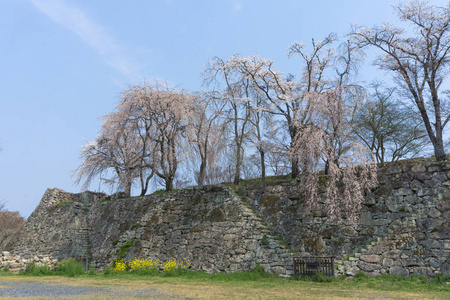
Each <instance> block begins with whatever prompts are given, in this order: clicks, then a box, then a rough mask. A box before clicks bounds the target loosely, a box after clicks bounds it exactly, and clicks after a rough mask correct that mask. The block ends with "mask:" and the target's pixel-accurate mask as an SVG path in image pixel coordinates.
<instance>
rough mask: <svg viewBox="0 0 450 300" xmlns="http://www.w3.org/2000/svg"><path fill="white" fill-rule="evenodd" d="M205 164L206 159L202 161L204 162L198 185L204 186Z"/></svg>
mask: <svg viewBox="0 0 450 300" xmlns="http://www.w3.org/2000/svg"><path fill="white" fill-rule="evenodd" d="M205 165H206V163H205V162H204V161H202V163H201V164H200V172H199V174H198V182H197V183H198V186H199V187H203V183H204V181H205V169H206V168H205Z"/></svg>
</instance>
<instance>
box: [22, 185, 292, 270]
mask: <svg viewBox="0 0 450 300" xmlns="http://www.w3.org/2000/svg"><path fill="white" fill-rule="evenodd" d="M14 253H16V254H19V255H21V256H23V257H32V256H33V255H35V254H36V253H46V254H49V255H51V256H53V257H55V258H58V259H60V260H61V259H67V258H69V257H75V258H78V259H81V258H85V257H88V258H89V259H90V260H91V261H94V263H95V264H96V266H97V268H98V269H102V268H103V267H104V266H105V264H108V263H111V262H112V261H113V260H115V259H121V258H122V259H125V260H128V261H130V260H132V259H133V258H134V257H141V258H158V259H159V260H161V261H163V260H167V259H170V258H176V259H181V258H186V259H191V260H192V265H191V266H192V268H193V269H194V270H200V269H203V270H205V271H208V272H219V271H220V272H234V271H245V270H252V269H253V268H254V267H255V266H256V264H261V265H262V266H263V267H264V268H265V269H266V270H267V271H270V272H274V273H278V274H280V275H290V274H292V263H291V262H292V258H291V257H292V255H291V253H289V251H288V249H285V246H283V245H282V244H281V243H280V242H279V241H278V239H277V237H275V236H273V235H272V234H271V232H269V230H267V229H266V228H265V226H264V225H263V224H262V222H261V221H260V219H259V218H258V217H256V216H255V215H254V214H253V212H252V211H251V209H249V208H248V207H246V206H245V205H244V204H243V203H242V201H241V199H240V198H239V196H237V195H236V194H235V193H234V192H233V191H232V190H230V189H229V188H228V187H226V186H210V187H205V188H203V189H197V188H191V189H185V190H181V191H179V192H177V193H170V194H165V195H158V196H145V197H135V198H130V199H118V200H110V198H107V197H106V195H103V194H95V193H89V192H87V193H82V194H76V195H74V194H70V193H66V192H64V191H61V190H58V189H53V190H47V192H46V193H45V195H44V197H43V200H42V201H41V203H40V204H39V206H38V207H37V209H36V211H35V212H33V214H32V215H31V216H30V218H29V219H28V222H27V227H26V231H24V232H23V233H22V236H21V237H20V239H19V242H18V243H17V246H16V247H15V248H14Z"/></svg>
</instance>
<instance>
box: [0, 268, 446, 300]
mask: <svg viewBox="0 0 450 300" xmlns="http://www.w3.org/2000/svg"><path fill="white" fill-rule="evenodd" d="M316 280H323V279H321V278H316ZM444 280H446V281H449V280H448V278H444ZM11 281H21V282H24V281H26V282H39V283H45V284H50V285H58V286H88V287H108V291H107V293H106V292H105V293H106V294H105V293H100V294H99V293H97V294H90V295H85V296H80V295H79V296H77V297H76V298H78V299H80V298H81V299H108V298H111V297H123V298H125V297H126V298H130V299H133V298H135V299H137V298H139V297H142V293H144V294H145V291H150V290H152V291H155V290H157V291H158V292H161V293H163V294H164V295H168V296H171V297H174V298H175V299H177V298H178V299H186V298H188V299H450V285H448V284H446V281H441V282H438V281H436V280H427V279H426V278H424V277H410V278H404V277H393V276H379V277H376V278H368V277H366V276H361V277H359V278H354V279H352V280H344V279H343V278H340V279H335V280H332V281H331V282H317V281H312V280H308V281H305V280H292V279H289V280H286V279H279V278H277V277H276V276H270V275H260V274H255V273H235V274H216V275H210V274H205V273H202V272H183V273H179V274H175V273H173V274H156V275H155V274H153V275H136V274H130V273H122V274H117V273H112V274H110V275H104V274H103V273H97V274H95V275H80V276H77V277H67V276H53V275H51V276H30V275H17V274H12V273H10V272H0V289H1V288H2V286H1V283H2V282H11ZM136 291H141V294H140V296H136V294H135V293H136ZM74 299H75V298H74Z"/></svg>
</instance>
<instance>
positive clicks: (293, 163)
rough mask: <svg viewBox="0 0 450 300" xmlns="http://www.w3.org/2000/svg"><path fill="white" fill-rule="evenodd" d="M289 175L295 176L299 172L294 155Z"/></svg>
mask: <svg viewBox="0 0 450 300" xmlns="http://www.w3.org/2000/svg"><path fill="white" fill-rule="evenodd" d="M291 164H292V165H291V177H292V178H297V176H298V175H299V174H300V171H299V167H298V158H297V157H294V158H292V159H291Z"/></svg>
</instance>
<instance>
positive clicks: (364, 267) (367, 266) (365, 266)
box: [358, 261, 381, 272]
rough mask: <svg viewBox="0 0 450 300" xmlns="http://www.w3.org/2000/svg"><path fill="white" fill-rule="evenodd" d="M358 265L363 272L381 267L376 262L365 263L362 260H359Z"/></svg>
mask: <svg viewBox="0 0 450 300" xmlns="http://www.w3.org/2000/svg"><path fill="white" fill-rule="evenodd" d="M358 267H359V268H360V269H361V270H363V271H365V272H373V271H375V270H379V269H381V266H380V265H378V264H371V263H366V262H364V261H360V262H359V264H358Z"/></svg>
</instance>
